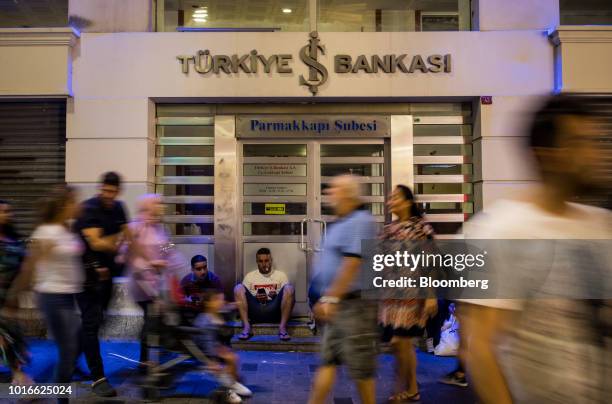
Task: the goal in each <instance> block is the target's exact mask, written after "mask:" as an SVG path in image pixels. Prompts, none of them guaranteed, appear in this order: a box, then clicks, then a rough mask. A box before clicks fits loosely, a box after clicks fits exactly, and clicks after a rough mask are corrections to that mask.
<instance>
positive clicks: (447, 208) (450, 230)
mask: <svg viewBox="0 0 612 404" xmlns="http://www.w3.org/2000/svg"><path fill="white" fill-rule="evenodd" d="M411 112H412V114H413V117H414V118H413V120H414V126H413V144H414V188H415V194H416V198H417V201H418V203H419V206H420V207H421V208H422V209H423V210H424V211H425V212H426V214H427V219H428V221H429V222H430V223H431V225H432V226H433V228H434V230H435V232H436V235H437V236H438V237H439V238H458V237H459V238H460V237H462V236H461V235H460V234H458V233H459V232H460V230H461V227H462V225H463V223H464V222H465V221H466V220H467V219H468V218H469V216H470V215H471V214H472V213H474V203H473V191H472V190H473V187H472V125H471V106H470V104H411Z"/></svg>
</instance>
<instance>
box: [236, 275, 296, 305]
mask: <svg viewBox="0 0 612 404" xmlns="http://www.w3.org/2000/svg"><path fill="white" fill-rule="evenodd" d="M287 283H289V279H288V278H287V275H285V273H284V272H281V271H276V270H274V269H273V270H272V271H270V273H268V274H266V275H264V274H262V273H261V272H259V270H258V269H256V270H255V271H251V272H249V273H248V274H246V276H245V277H244V280H243V281H242V284H243V285H244V286H245V287H246V288H247V289H248V291H249V292H251V294H252V295H253V296H255V295H257V290H258V289H264V290H265V291H266V295H268V299H269V298H270V291H274V292H276V293H278V292H279V291H280V290H281V288H282V287H283V286H285V285H286V284H287Z"/></svg>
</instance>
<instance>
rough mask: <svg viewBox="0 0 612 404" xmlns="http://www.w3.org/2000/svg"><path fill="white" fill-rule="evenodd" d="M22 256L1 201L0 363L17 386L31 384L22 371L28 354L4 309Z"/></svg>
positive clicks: (7, 210)
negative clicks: (9, 372)
mask: <svg viewBox="0 0 612 404" xmlns="http://www.w3.org/2000/svg"><path fill="white" fill-rule="evenodd" d="M24 257H25V245H24V244H23V242H22V241H21V240H20V237H19V234H18V233H17V231H16V230H15V228H14V227H13V224H12V222H11V206H10V204H9V203H8V202H6V201H3V200H0V351H1V353H2V355H1V358H2V359H3V360H2V362H4V364H5V365H6V366H8V367H9V369H10V370H11V376H12V381H13V383H18V384H29V383H31V380H30V378H29V377H28V376H27V375H26V374H25V373H24V372H23V370H22V367H23V366H24V365H25V364H26V363H27V362H28V360H29V354H28V352H27V345H26V342H25V338H24V337H23V334H22V333H21V331H20V329H19V327H18V325H17V324H16V322H15V321H14V320H13V319H11V318H9V316H8V314H9V311H12V310H9V309H8V307H7V306H8V305H7V299H8V297H9V296H8V295H9V290H10V288H11V285H12V284H13V281H14V280H15V278H16V277H17V275H18V273H19V268H20V267H21V264H22V261H23V258H24Z"/></svg>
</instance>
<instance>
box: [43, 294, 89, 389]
mask: <svg viewBox="0 0 612 404" xmlns="http://www.w3.org/2000/svg"><path fill="white" fill-rule="evenodd" d="M38 305H39V307H40V309H41V311H42V312H43V315H44V316H45V321H46V323H47V329H48V330H50V331H51V333H52V334H53V338H54V339H55V343H56V344H57V353H58V355H57V356H58V358H57V359H58V360H57V364H56V365H55V375H54V382H55V383H70V381H71V380H72V374H73V372H74V367H75V363H76V359H77V356H78V354H79V332H80V329H81V321H80V319H79V316H78V315H77V311H76V306H75V298H74V294H64V293H39V294H38Z"/></svg>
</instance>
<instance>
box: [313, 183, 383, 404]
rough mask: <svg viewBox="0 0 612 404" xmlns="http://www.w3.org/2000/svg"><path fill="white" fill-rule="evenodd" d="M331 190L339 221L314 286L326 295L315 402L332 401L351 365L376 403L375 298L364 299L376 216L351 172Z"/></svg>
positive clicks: (320, 306) (369, 402) (365, 398)
mask: <svg viewBox="0 0 612 404" xmlns="http://www.w3.org/2000/svg"><path fill="white" fill-rule="evenodd" d="M330 185H331V186H330V188H329V189H328V190H327V194H328V195H329V199H330V204H331V206H332V208H333V209H334V212H335V213H336V215H337V216H338V220H337V221H336V222H335V223H334V224H333V225H332V226H330V230H329V232H328V233H327V237H326V239H325V242H324V244H323V251H322V253H321V256H320V257H319V259H318V262H317V265H316V266H315V268H317V273H316V274H315V277H314V279H315V281H314V284H313V289H316V290H317V292H318V293H319V294H320V295H321V296H322V297H321V298H320V299H319V301H318V303H317V304H315V306H314V308H313V311H314V313H315V316H316V317H317V318H318V319H319V320H321V321H324V322H326V323H327V324H326V327H325V330H324V332H323V339H322V341H321V360H322V364H321V366H320V367H319V369H318V370H317V373H316V375H315V378H314V383H313V388H312V393H311V396H310V400H309V403H310V404H318V403H324V402H326V398H327V396H328V394H329V392H330V391H331V389H332V387H333V383H334V380H335V378H336V368H337V366H340V365H346V367H347V369H348V371H349V374H350V375H351V377H352V378H353V379H354V380H355V381H356V383H357V388H358V390H359V395H360V396H361V402H362V403H364V404H374V403H375V382H374V381H375V371H376V340H377V332H376V315H377V306H376V304H375V302H372V301H366V300H363V299H361V294H360V289H361V288H360V272H361V270H362V269H361V264H362V255H361V241H362V240H371V239H374V238H375V237H376V229H375V223H374V220H373V218H372V215H370V213H369V212H368V211H366V210H363V209H362V203H361V200H360V184H359V183H358V182H357V179H356V178H355V177H353V176H351V175H342V176H338V177H336V178H334V179H333V180H332V181H331V184H330Z"/></svg>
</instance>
